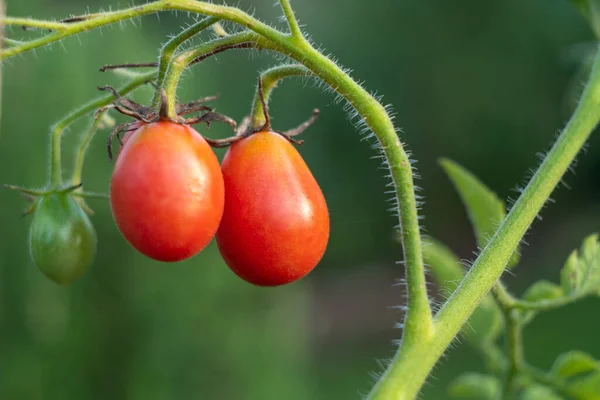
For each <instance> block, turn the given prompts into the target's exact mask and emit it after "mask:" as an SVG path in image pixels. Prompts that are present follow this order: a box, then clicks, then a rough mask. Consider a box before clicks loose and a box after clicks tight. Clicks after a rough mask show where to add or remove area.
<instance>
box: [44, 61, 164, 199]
mask: <svg viewBox="0 0 600 400" xmlns="http://www.w3.org/2000/svg"><path fill="white" fill-rule="evenodd" d="M155 76H156V73H155V72H150V73H147V74H141V75H139V76H138V77H137V78H135V79H133V80H132V81H131V82H129V83H128V84H127V85H125V86H124V87H122V88H121V89H120V90H119V93H121V94H125V93H129V92H131V91H132V90H134V89H135V88H137V87H139V86H141V85H143V84H144V83H145V82H147V81H148V80H150V79H153V78H154V77H155ZM113 100H114V97H113V95H112V94H110V95H106V96H102V97H99V98H97V99H95V100H92V101H90V102H88V103H86V104H84V105H83V106H81V107H79V108H78V109H76V110H75V111H73V112H71V113H69V114H68V115H66V116H65V117H64V118H63V119H61V120H60V121H58V122H57V123H56V124H54V126H53V127H52V130H51V138H50V140H51V143H52V145H51V162H50V185H51V186H52V187H53V188H54V189H57V188H59V187H61V186H62V164H61V140H60V139H61V136H62V134H63V132H64V131H65V129H66V128H67V127H68V126H69V125H71V124H72V123H73V122H75V121H77V120H78V119H79V118H81V117H83V116H85V115H87V114H89V113H91V112H93V111H95V110H97V109H98V108H100V107H104V106H106V105H108V104H110V103H111V102H112V101H113ZM85 150H86V149H85V148H81V149H80V152H83V153H85ZM78 157H79V156H78ZM81 157H83V155H82V156H81ZM82 164H83V161H82Z"/></svg>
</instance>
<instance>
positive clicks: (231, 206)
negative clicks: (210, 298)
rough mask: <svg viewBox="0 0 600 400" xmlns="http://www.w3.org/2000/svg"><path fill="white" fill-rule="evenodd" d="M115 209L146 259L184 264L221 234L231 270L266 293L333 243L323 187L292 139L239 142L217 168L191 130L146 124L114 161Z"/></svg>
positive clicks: (298, 274)
mask: <svg viewBox="0 0 600 400" xmlns="http://www.w3.org/2000/svg"><path fill="white" fill-rule="evenodd" d="M110 202H111V208H112V212H113V215H114V218H115V221H116V223H117V226H118V228H119V230H120V231H121V233H122V234H123V236H124V237H125V239H126V240H127V241H128V242H129V243H130V244H131V245H132V246H133V247H134V248H135V249H137V250H138V251H139V252H141V253H142V254H144V255H146V256H148V257H150V258H153V259H155V260H159V261H166V262H175V261H181V260H184V259H187V258H190V257H192V256H194V255H195V254H197V253H199V252H200V251H201V250H202V249H204V248H205V247H206V246H207V244H208V243H209V242H210V241H211V240H212V238H213V237H215V235H216V239H217V245H218V248H219V251H220V252H221V254H222V256H223V258H224V260H225V261H226V263H227V265H228V266H229V267H230V268H231V270H232V271H233V272H234V273H235V274H237V275H238V276H239V277H241V278H242V279H244V280H246V281H248V282H250V283H252V284H255V285H259V286H278V285H283V284H287V283H290V282H293V281H296V280H298V279H300V278H302V277H304V276H305V275H307V274H308V273H309V272H310V271H312V270H313V269H314V268H315V266H316V265H317V264H318V262H319V261H320V260H321V258H322V256H323V254H324V252H325V248H326V246H327V242H328V239H329V213H328V210H327V205H326V203H325V199H324V197H323V193H322V192H321V189H320V188H319V185H318V184H317V182H316V180H315V179H314V177H313V175H312V174H311V172H310V170H309V168H308V166H307V165H306V163H305V162H304V160H303V159H302V157H301V156H300V154H299V153H298V151H297V150H296V149H295V148H294V146H293V145H292V144H291V143H290V141H289V140H288V138H286V137H285V135H282V134H280V133H276V132H271V131H268V130H259V131H258V132H251V133H250V134H247V135H244V136H243V137H242V138H239V140H236V141H235V142H234V143H233V144H232V145H231V147H230V148H229V149H228V151H227V153H226V155H225V157H224V159H223V162H222V165H221V166H219V163H218V160H217V158H216V156H215V155H214V153H213V152H212V150H211V148H210V146H209V144H208V143H207V141H206V140H205V139H204V138H203V137H202V136H201V135H200V134H199V133H198V132H197V131H196V130H194V129H193V128H192V127H191V126H189V125H186V124H179V123H175V122H169V121H157V122H152V123H149V124H142V125H139V126H137V127H136V129H135V131H133V132H130V133H129V134H128V135H127V136H126V137H125V140H124V143H123V147H122V149H121V151H120V153H119V155H118V157H117V161H116V165H115V169H114V172H113V175H112V179H111V183H110Z"/></svg>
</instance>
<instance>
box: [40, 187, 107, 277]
mask: <svg viewBox="0 0 600 400" xmlns="http://www.w3.org/2000/svg"><path fill="white" fill-rule="evenodd" d="M29 246H30V250H31V256H32V258H33V261H34V263H35V265H36V266H37V267H38V268H39V269H40V270H41V271H42V272H43V273H44V274H46V276H48V277H49V278H50V279H52V280H53V281H55V282H56V283H59V284H61V285H67V284H69V283H72V282H74V281H75V280H77V279H78V278H79V277H81V276H82V275H83V274H84V272H85V271H87V269H88V268H89V267H90V265H91V264H92V262H93V260H94V256H95V254H96V232H95V230H94V227H93V225H92V223H91V221H90V219H89V217H88V216H87V214H86V213H85V212H83V210H82V209H81V207H79V205H78V204H77V202H76V201H75V199H73V197H72V196H71V195H69V194H58V193H55V194H50V195H48V196H44V197H42V198H40V199H39V200H38V204H37V206H36V209H35V213H34V215H33V221H32V223H31V230H30V235H29Z"/></svg>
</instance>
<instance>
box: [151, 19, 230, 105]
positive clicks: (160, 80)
mask: <svg viewBox="0 0 600 400" xmlns="http://www.w3.org/2000/svg"><path fill="white" fill-rule="evenodd" d="M218 21H219V18H216V17H206V18H204V19H202V20H201V21H199V22H196V23H195V24H193V25H192V26H190V27H189V28H187V29H185V30H183V31H182V32H180V33H179V34H178V35H177V36H175V37H173V38H172V39H171V40H169V41H168V42H167V43H165V45H164V46H163V47H162V49H161V52H160V60H159V62H158V77H157V78H156V84H157V85H158V86H159V87H163V86H164V80H165V76H166V75H167V70H168V69H169V66H170V64H171V61H172V60H173V57H174V55H175V52H176V51H177V49H178V48H179V46H181V45H182V44H183V43H185V42H186V41H187V40H189V39H191V38H192V37H194V36H195V35H197V34H199V33H200V32H203V31H204V30H205V29H206V28H209V27H210V26H212V25H214V24H216V23H218ZM221 29H222V28H221ZM154 105H155V106H156V107H157V108H158V107H159V106H160V92H159V91H157V92H156V94H155V96H154Z"/></svg>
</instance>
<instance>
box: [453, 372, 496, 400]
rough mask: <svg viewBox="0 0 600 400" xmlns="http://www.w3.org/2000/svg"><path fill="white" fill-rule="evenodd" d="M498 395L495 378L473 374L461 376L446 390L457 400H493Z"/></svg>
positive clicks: (468, 373)
mask: <svg viewBox="0 0 600 400" xmlns="http://www.w3.org/2000/svg"><path fill="white" fill-rule="evenodd" d="M499 393H500V382H498V379H497V378H495V377H493V376H490V375H484V374H479V373H475V372H467V373H464V374H462V375H461V376H459V377H458V378H456V379H455V380H454V381H453V382H452V383H451V384H450V387H449V388H448V394H449V395H450V396H451V397H454V398H457V399H478V400H495V399H497V398H498V394H499Z"/></svg>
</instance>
